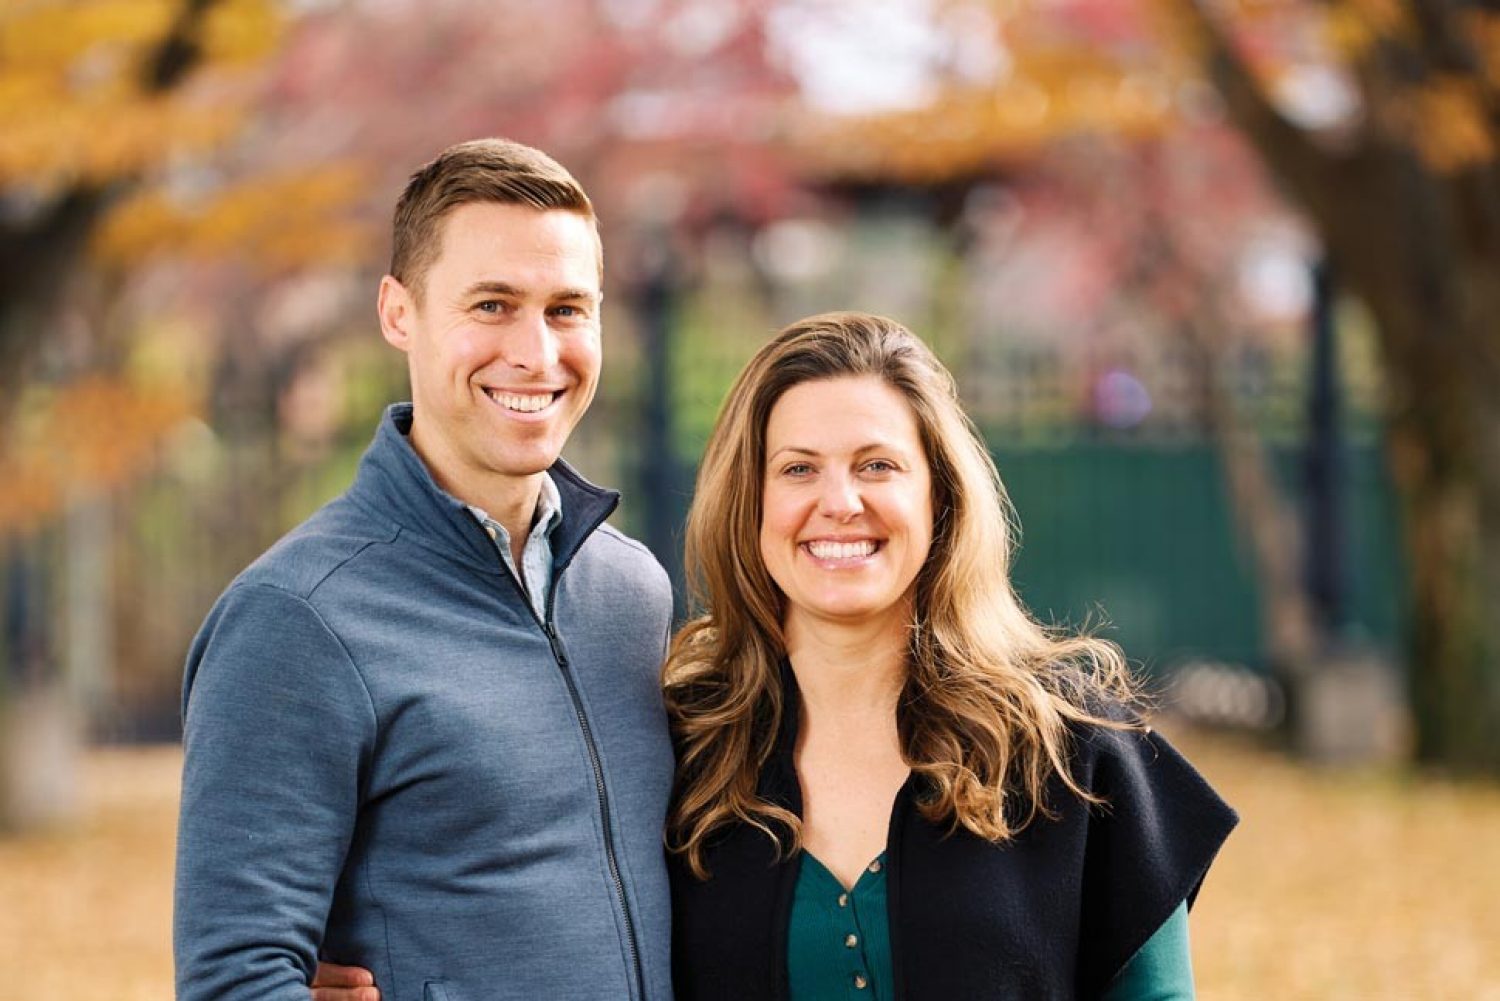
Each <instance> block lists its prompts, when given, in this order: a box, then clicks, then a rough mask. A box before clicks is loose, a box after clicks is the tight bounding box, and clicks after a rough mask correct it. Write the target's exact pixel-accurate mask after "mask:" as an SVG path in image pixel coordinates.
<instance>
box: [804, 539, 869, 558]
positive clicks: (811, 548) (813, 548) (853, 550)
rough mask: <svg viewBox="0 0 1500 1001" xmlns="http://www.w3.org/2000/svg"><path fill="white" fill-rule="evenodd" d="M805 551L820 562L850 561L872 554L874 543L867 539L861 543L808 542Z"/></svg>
mask: <svg viewBox="0 0 1500 1001" xmlns="http://www.w3.org/2000/svg"><path fill="white" fill-rule="evenodd" d="M807 551H808V552H810V553H812V554H813V555H814V556H816V557H817V558H818V559H820V560H852V559H855V558H857V557H860V556H869V555H871V554H872V553H874V552H875V543H874V542H873V541H871V540H869V539H866V540H865V541H863V542H809V543H808V544H807Z"/></svg>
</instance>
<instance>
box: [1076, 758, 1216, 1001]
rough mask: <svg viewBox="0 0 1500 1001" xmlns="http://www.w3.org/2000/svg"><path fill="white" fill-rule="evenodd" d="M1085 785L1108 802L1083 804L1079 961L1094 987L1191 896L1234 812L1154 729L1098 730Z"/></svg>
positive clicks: (1087, 989)
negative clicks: (1084, 958) (1086, 810)
mask: <svg viewBox="0 0 1500 1001" xmlns="http://www.w3.org/2000/svg"><path fill="white" fill-rule="evenodd" d="M1089 743H1090V745H1091V749H1092V752H1093V761H1092V773H1093V774H1092V780H1091V782H1090V787H1091V788H1092V790H1093V791H1094V792H1095V793H1096V794H1099V795H1102V796H1103V797H1104V799H1105V804H1104V805H1103V806H1100V807H1094V808H1092V810H1091V811H1090V814H1091V815H1090V819H1089V825H1088V841H1087V847H1086V849H1085V859H1084V877H1083V880H1084V885H1083V900H1082V915H1083V928H1082V941H1083V942H1085V943H1088V945H1089V948H1088V949H1086V950H1085V954H1086V955H1088V956H1089V957H1090V959H1089V961H1088V963H1087V966H1086V968H1084V969H1080V970H1079V986H1080V988H1081V992H1080V993H1082V994H1083V996H1086V997H1090V996H1096V995H1097V994H1098V993H1099V992H1100V991H1102V990H1103V989H1104V988H1105V987H1106V986H1107V985H1108V984H1109V983H1110V981H1112V980H1113V979H1114V977H1115V976H1116V975H1117V974H1118V973H1119V972H1120V970H1121V969H1122V968H1123V967H1124V966H1125V964H1126V963H1127V962H1128V961H1129V960H1130V958H1131V957H1132V956H1134V955H1135V954H1136V952H1137V951H1138V950H1139V949H1140V948H1141V946H1142V945H1144V944H1145V943H1146V941H1147V940H1148V939H1150V938H1151V936H1152V935H1153V934H1154V933H1155V932H1156V930H1157V929H1159V928H1160V927H1161V926H1162V924H1163V923H1164V922H1165V921H1166V920H1167V918H1169V917H1170V916H1171V915H1172V913H1173V912H1174V911H1175V910H1176V909H1177V908H1178V906H1179V905H1181V904H1183V903H1186V904H1187V905H1188V906H1189V907H1191V906H1192V903H1193V899H1194V898H1195V897H1196V896H1197V894H1198V889H1199V887H1200V886H1201V885H1202V883H1203V878H1204V876H1206V875H1207V873H1208V868H1209V866H1210V865H1211V864H1212V863H1213V860H1214V857H1215V856H1216V855H1217V854H1218V851H1219V848H1220V846H1221V845H1223V843H1224V840H1225V839H1226V838H1228V836H1229V832H1230V831H1231V830H1233V829H1234V825H1235V824H1236V823H1237V822H1238V819H1239V818H1238V817H1237V816H1236V815H1235V812H1234V811H1233V810H1232V809H1230V807H1229V805H1228V804H1227V803H1225V802H1224V801H1223V800H1222V799H1220V798H1219V796H1218V794H1217V793H1215V792H1214V791H1213V789H1212V788H1210V787H1209V785H1208V783H1207V782H1206V781H1204V779H1203V777H1202V776H1201V775H1199V774H1198V772H1197V771H1196V770H1195V769H1194V768H1193V766H1192V765H1190V764H1188V762H1187V760H1186V759H1185V758H1183V757H1182V755H1180V754H1179V753H1178V752H1177V750H1176V749H1175V748H1173V747H1172V745H1171V744H1169V743H1167V741H1166V740H1165V739H1164V738H1163V737H1161V735H1159V734H1157V733H1155V732H1153V731H1150V730H1147V731H1145V732H1140V731H1124V732H1118V731H1107V730H1100V731H1096V732H1095V733H1094V734H1093V735H1092V736H1091V737H1090V739H1089Z"/></svg>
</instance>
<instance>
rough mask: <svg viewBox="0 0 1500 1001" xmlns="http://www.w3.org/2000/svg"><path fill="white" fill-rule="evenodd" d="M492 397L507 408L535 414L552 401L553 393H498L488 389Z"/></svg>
mask: <svg viewBox="0 0 1500 1001" xmlns="http://www.w3.org/2000/svg"><path fill="white" fill-rule="evenodd" d="M485 392H487V393H488V394H489V397H490V399H492V400H494V401H495V402H496V403H498V404H500V405H501V406H502V407H504V408H505V409H506V410H519V411H520V412H521V413H523V414H534V413H536V412H537V411H538V410H541V409H542V408H544V407H545V406H547V404H549V403H551V402H552V394H551V393H539V394H536V395H532V394H529V393H527V394H522V393H497V392H495V391H494V390H486V391H485Z"/></svg>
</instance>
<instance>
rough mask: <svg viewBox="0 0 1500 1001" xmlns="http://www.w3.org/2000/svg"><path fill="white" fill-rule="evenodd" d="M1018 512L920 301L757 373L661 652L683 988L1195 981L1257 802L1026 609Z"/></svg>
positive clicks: (759, 366)
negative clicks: (1231, 801) (1228, 842)
mask: <svg viewBox="0 0 1500 1001" xmlns="http://www.w3.org/2000/svg"><path fill="white" fill-rule="evenodd" d="M1008 514H1009V508H1008V507H1007V506H1006V501H1005V497H1004V494H1003V492H1002V488H1001V486H1000V481H999V477H998V475H997V473H996V471H995V467H994V464H993V463H992V462H991V460H990V458H989V455H988V452H987V451H986V449H985V447H984V444H983V442H982V440H981V439H980V437H979V435H978V434H977V433H976V431H975V430H974V428H973V426H972V424H971V423H970V422H969V421H968V419H967V418H966V417H965V415H964V414H963V411H962V409H961V408H960V406H959V404H958V397H957V392H956V390H955V387H954V384H953V379H952V377H951V376H950V375H949V373H948V372H947V370H946V369H944V368H943V366H942V364H941V363H940V362H938V360H937V359H936V358H935V357H934V356H933V354H932V353H931V351H929V350H928V349H927V347H926V346H925V345H923V344H922V342H921V341H919V340H918V339H917V338H916V337H915V336H913V335H912V334H911V333H910V332H908V331H907V330H905V329H904V328H903V327H901V326H899V325H898V324H896V323H894V322H892V321H890V320H886V319H882V318H880V317H876V316H870V315H867V314H860V313H830V314H825V315H822V316H815V317H812V318H810V319H807V320H803V321H800V322H798V323H795V324H793V325H792V326H790V327H788V328H786V329H785V330H783V331H782V332H781V333H780V334H779V335H778V336H777V337H776V338H775V339H774V340H772V341H771V342H770V343H769V344H767V345H766V346H765V347H763V348H762V349H761V350H760V351H759V352H758V353H757V354H756V355H755V357H754V358H753V359H751V361H750V363H749V364H748V365H747V366H746V368H745V370H744V371H743V372H742V373H741V374H740V376H739V378H738V380H737V381H736V382H735V385H734V387H733V388H732V389H731V390H730V393H729V396H728V398H727V399H726V401H725V403H724V407H723V410H722V412H721V414H720V416H719V419H718V422H717V424H716V426H715V428H714V431H713V434H712V436H711V437H710V439H709V443H708V448H707V451H706V453H705V455H704V458H703V463H702V465H701V467H700V471H699V475H698V485H697V491H696V495H695V499H694V503H693V509H692V512H691V513H690V514H689V516H688V525H687V539H686V552H685V563H686V567H687V570H688V573H689V576H690V578H691V580H692V583H693V585H694V588H695V592H696V595H697V597H698V599H699V600H700V602H701V603H702V605H703V607H704V608H705V609H706V612H705V614H703V615H702V616H701V617H699V618H697V619H695V620H693V621H692V622H690V623H688V624H687V625H686V626H685V627H684V628H683V629H682V630H681V632H679V633H678V635H677V637H676V638H675V640H674V642H673V645H672V649H671V652H670V654H669V657H668V660H667V664H666V666H665V668H664V670H663V684H664V688H665V693H666V700H667V707H668V711H669V715H670V718H671V720H672V725H673V730H674V736H675V738H676V741H677V747H678V776H677V791H676V796H675V797H674V804H673V807H672V812H671V815H670V817H669V822H668V830H667V844H668V848H669V850H670V852H671V856H672V883H673V928H674V937H673V944H672V954H673V963H674V981H675V989H676V992H677V997H678V999H679V1001H699V999H702V1001H734V999H745V1001H767V999H778V998H791V999H793V1001H804V999H810V1001H822V999H825V998H844V997H848V998H879V999H881V1001H888V999H893V998H899V999H903V1001H928V999H933V1001H937V999H942V1001H952V999H982V998H1025V999H1028V1001H1031V999H1046V998H1096V997H1102V998H1105V999H1107V1001H1139V999H1145V998H1151V999H1154V1001H1166V999H1173V998H1189V997H1191V996H1192V976H1191V967H1190V962H1189V957H1188V951H1187V931H1186V908H1187V905H1188V904H1189V903H1190V902H1191V900H1192V898H1193V897H1194V896H1195V895H1196V892H1197V889H1198V886H1199V884H1200V883H1201V882H1202V879H1203V876H1204V874H1205V873H1206V872H1207V870H1208V866H1209V864H1210V863H1211V862H1212V860H1213V857H1214V855H1215V853H1216V852H1217V850H1218V848H1219V846H1220V845H1221V844H1222V842H1223V840H1224V838H1225V837H1226V836H1227V835H1228V833H1229V831H1230V829H1231V828H1232V827H1233V825H1234V823H1235V816H1234V813H1233V811H1231V810H1230V809H1229V807H1227V806H1226V805H1225V804H1224V803H1223V802H1222V801H1221V800H1220V799H1219V798H1218V797H1217V796H1216V795H1215V794H1214V793H1213V791H1212V790H1211V789H1209V787H1208V786H1207V785H1206V784H1205V783H1204V782H1203V780H1202V779H1201V778H1200V777H1199V776H1198V775H1197V773H1196V772H1194V771H1193V770H1192V768H1191V767H1190V766H1189V765H1188V764H1187V763H1186V762H1185V761H1183V760H1182V758H1181V757H1179V756H1178V754H1177V753H1176V752H1175V751H1174V750H1173V749H1172V748H1171V747H1170V746H1169V745H1167V744H1166V742H1165V741H1163V740H1162V739H1161V738H1160V737H1159V736H1157V735H1155V734H1153V733H1152V732H1151V731H1150V730H1149V728H1145V727H1143V726H1141V725H1140V724H1139V723H1138V722H1137V721H1136V720H1135V718H1134V717H1133V716H1132V715H1131V714H1130V712H1129V711H1128V709H1127V708H1126V707H1127V706H1128V705H1129V704H1130V702H1131V698H1132V690H1131V686H1130V682H1129V677H1128V673H1127V671H1126V668H1125V664H1124V660H1123V658H1122V656H1121V654H1120V652H1119V650H1118V649H1117V648H1116V647H1114V646H1113V645H1111V644H1109V643H1106V642H1104V641H1101V640H1097V639H1093V638H1090V637H1086V636H1068V635H1063V634H1060V633H1056V632H1053V631H1049V630H1047V629H1045V628H1044V627H1042V626H1040V625H1039V624H1037V623H1036V622H1035V621H1034V620H1033V619H1032V618H1030V616H1028V614H1027V613H1026V612H1025V610H1024V609H1023V608H1022V607H1021V605H1020V603H1019V601H1018V600H1017V598H1016V595H1015V593H1014V591H1013V590H1012V588H1011V585H1010V580H1009V576H1008V567H1009V561H1010V550H1011V546H1012V540H1011V524H1010V521H1009V518H1008ZM325 969H327V968H325ZM332 970H333V972H334V973H336V974H342V973H344V972H346V971H344V970H343V969H342V968H332ZM360 973H361V974H362V975H363V978H364V979H363V980H362V982H366V983H367V982H369V981H368V979H367V976H368V975H367V974H363V971H360ZM322 975H323V974H322V973H320V976H322ZM323 982H324V983H330V984H332V983H338V982H341V981H336V980H329V981H323ZM323 996H325V997H330V998H331V997H344V996H353V995H352V992H351V994H350V995H344V994H342V993H340V992H338V991H336V990H330V991H328V992H327V993H326V994H325V995H323Z"/></svg>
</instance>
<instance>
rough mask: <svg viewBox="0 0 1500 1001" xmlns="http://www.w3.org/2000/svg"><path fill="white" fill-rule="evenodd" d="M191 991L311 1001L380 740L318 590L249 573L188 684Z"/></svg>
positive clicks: (187, 962)
mask: <svg viewBox="0 0 1500 1001" xmlns="http://www.w3.org/2000/svg"><path fill="white" fill-rule="evenodd" d="M183 717H184V729H183V742H184V748H185V761H184V767H183V777H182V807H181V815H180V817H179V822H178V834H177V879H176V890H175V899H174V913H173V951H174V958H175V962H176V976H177V997H178V999H179V1001H199V999H202V1001H208V999H214V1001H234V999H241V998H244V999H248V998H256V999H257V1001H279V999H285V1001H307V997H308V993H307V984H308V982H309V981H310V980H311V978H312V972H313V970H314V968H315V967H316V964H317V954H318V948H319V945H320V943H321V942H322V938H323V929H324V925H325V923H326V920H327V916H328V910H329V906H330V902H331V900H332V897H333V891H334V887H335V885H336V884H337V882H338V879H339V874H340V871H341V870H342V868H343V864H344V857H345V854H346V853H347V851H348V847H349V843H350V839H351V837H352V836H353V832H354V824H355V816H356V813H357V811H358V808H359V804H360V799H361V795H360V791H361V787H362V782H363V779H364V774H365V766H366V763H367V762H368V760H369V756H370V753H371V750H372V748H373V745H374V740H375V732H376V721H375V712H374V707H373V704H372V703H371V700H370V696H369V693H368V691H367V689H366V688H365V686H364V683H363V681H362V680H361V678H360V676H359V674H358V672H357V671H356V669H355V667H354V664H353V662H352V661H351V660H350V658H349V655H348V653H347V652H346V651H345V649H344V647H343V645H342V643H340V641H339V640H338V638H337V637H336V636H335V635H334V634H333V633H332V632H331V631H330V630H329V628H328V626H327V625H326V624H325V623H324V621H323V620H322V618H321V617H320V616H319V615H318V613H317V611H316V610H315V609H314V608H313V606H312V605H310V604H309V603H308V602H307V601H305V600H303V599H301V598H299V597H297V596H296V595H293V594H290V593H288V592H286V591H283V590H281V589H279V588H275V587H269V586H265V585H256V584H241V585H237V586H235V587H233V588H231V590H230V591H229V592H228V593H226V594H225V596H224V597H223V598H222V599H220V601H219V604H218V605H217V606H216V607H215V609H214V610H213V612H212V613H210V615H209V618H208V621H207V622H205V623H204V626H203V629H202V630H201V631H200V632H199V634H198V637H197V639H196V640H195V641H194V643H193V649H192V651H191V653H190V654H189V657H188V665H187V674H186V678H185V680H184V683H183Z"/></svg>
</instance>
